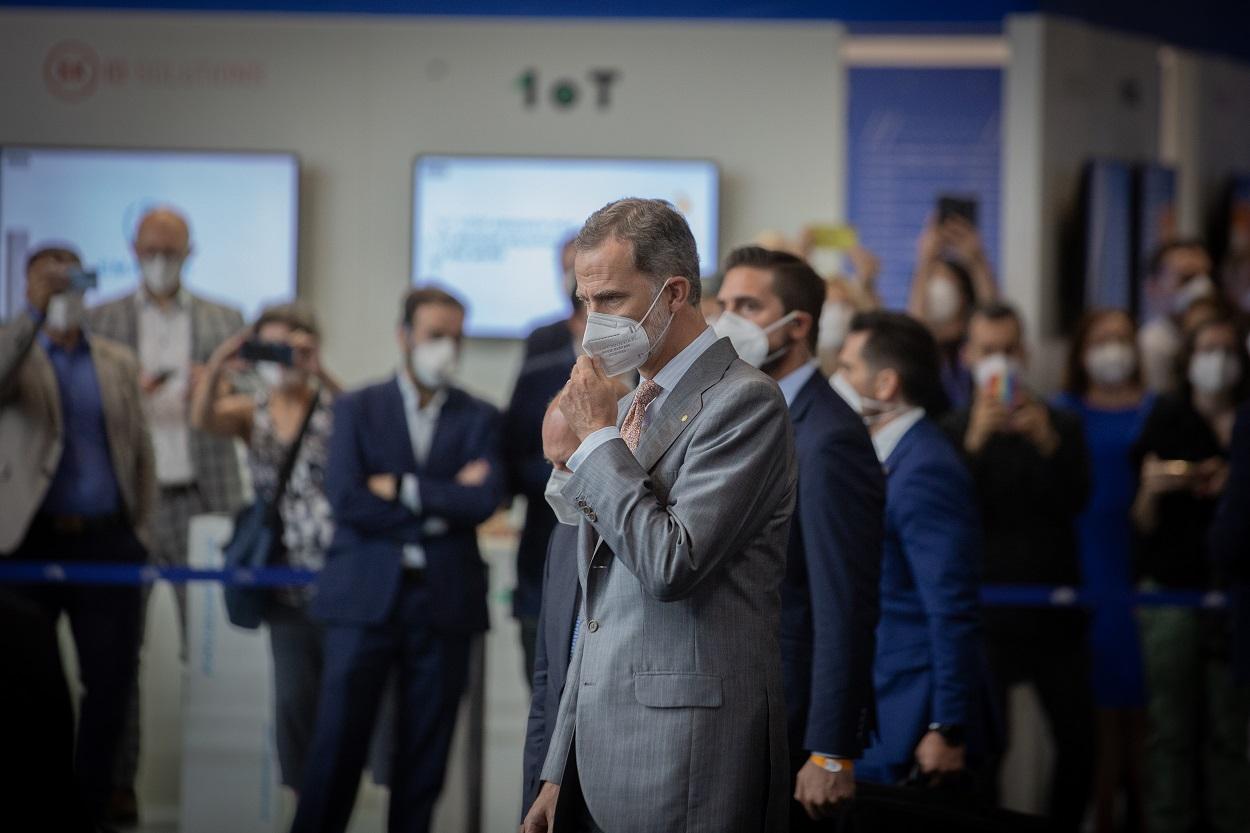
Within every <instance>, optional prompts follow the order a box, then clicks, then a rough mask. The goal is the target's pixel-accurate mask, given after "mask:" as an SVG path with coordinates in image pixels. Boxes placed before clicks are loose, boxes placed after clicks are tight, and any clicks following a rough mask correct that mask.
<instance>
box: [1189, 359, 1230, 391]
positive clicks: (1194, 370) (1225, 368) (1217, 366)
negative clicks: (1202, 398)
mask: <svg viewBox="0 0 1250 833" xmlns="http://www.w3.org/2000/svg"><path fill="white" fill-rule="evenodd" d="M1240 381H1241V366H1240V365H1239V364H1238V363H1237V357H1236V356H1234V355H1233V354H1232V353H1229V352H1226V351H1224V350H1205V351H1203V352H1201V353H1195V354H1194V357H1193V358H1192V359H1190V360H1189V383H1190V384H1191V385H1193V386H1194V389H1195V390H1197V391H1198V392H1199V393H1205V394H1207V395H1208V396H1215V395H1218V394H1221V393H1225V392H1227V391H1228V390H1230V389H1231V388H1232V387H1233V386H1234V385H1236V384H1237V383H1238V382H1240Z"/></svg>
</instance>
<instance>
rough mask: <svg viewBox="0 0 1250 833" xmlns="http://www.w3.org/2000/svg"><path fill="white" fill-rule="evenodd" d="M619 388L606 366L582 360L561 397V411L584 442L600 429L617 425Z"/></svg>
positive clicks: (593, 361)
mask: <svg viewBox="0 0 1250 833" xmlns="http://www.w3.org/2000/svg"><path fill="white" fill-rule="evenodd" d="M617 399H618V397H617V387H616V385H615V384H614V383H613V381H612V380H611V379H610V378H608V375H607V374H606V373H605V372H604V370H603V362H602V361H600V360H599V359H597V358H591V357H590V356H582V357H580V358H579V359H578V360H577V364H576V365H574V366H573V373H572V375H571V376H570V377H569V381H568V383H567V384H566V385H565V386H564V391H563V393H561V394H560V411H561V412H562V413H563V414H564V418H565V419H566V420H568V423H569V427H570V428H572V429H573V433H574V434H576V435H577V439H578V440H579V441H580V440H585V439H586V438H587V437H589V436H590V435H591V434H593V433H595V432H596V431H598V430H599V429H600V428H607V427H609V426H612V425H616V411H617V408H616V402H617Z"/></svg>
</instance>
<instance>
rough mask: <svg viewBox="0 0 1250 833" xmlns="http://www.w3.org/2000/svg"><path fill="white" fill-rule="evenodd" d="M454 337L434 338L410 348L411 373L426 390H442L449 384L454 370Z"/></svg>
mask: <svg viewBox="0 0 1250 833" xmlns="http://www.w3.org/2000/svg"><path fill="white" fill-rule="evenodd" d="M457 352H458V351H457V350H456V342H455V339H451V338H446V337H444V338H436V339H433V340H431V341H425V342H422V343H421V344H418V345H417V346H415V347H413V348H412V352H411V354H410V361H411V362H412V375H413V376H416V377H417V382H419V383H420V384H421V387H423V388H426V389H427V390H442V389H443V388H445V387H447V386H448V385H450V384H451V380H452V377H453V376H454V375H455V372H456V359H457Z"/></svg>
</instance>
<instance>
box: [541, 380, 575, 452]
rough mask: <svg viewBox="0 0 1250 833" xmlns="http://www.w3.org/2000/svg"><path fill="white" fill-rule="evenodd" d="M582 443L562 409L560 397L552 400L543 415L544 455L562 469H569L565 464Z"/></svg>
mask: <svg viewBox="0 0 1250 833" xmlns="http://www.w3.org/2000/svg"><path fill="white" fill-rule="evenodd" d="M579 444H580V442H579V440H578V439H577V435H576V434H574V433H573V429H572V428H570V427H569V422H568V420H567V419H565V418H564V413H563V412H562V411H561V410H560V397H558V396H557V397H556V398H555V399H553V400H551V404H550V405H548V406H547V413H546V415H545V416H543V456H544V457H546V458H547V461H548V462H549V463H551V465H553V466H555V467H556V468H557V469H559V470H560V471H568V467H567V466H566V465H565V464H566V463H568V461H569V458H570V457H572V456H573V452H574V451H577V446H578V445H579Z"/></svg>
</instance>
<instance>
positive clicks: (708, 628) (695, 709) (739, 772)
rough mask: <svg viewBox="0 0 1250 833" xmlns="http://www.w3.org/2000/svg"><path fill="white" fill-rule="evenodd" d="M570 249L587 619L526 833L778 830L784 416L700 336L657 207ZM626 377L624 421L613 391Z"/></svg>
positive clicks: (579, 631) (690, 256)
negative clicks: (578, 319)
mask: <svg viewBox="0 0 1250 833" xmlns="http://www.w3.org/2000/svg"><path fill="white" fill-rule="evenodd" d="M576 246H577V260H576V271H577V286H578V294H579V296H580V297H581V298H582V299H583V300H584V302H585V303H586V305H587V309H588V310H589V313H590V314H589V315H588V317H587V323H586V335H585V338H584V341H583V346H584V347H585V348H586V352H587V353H588V354H589V355H588V356H583V357H581V358H580V359H578V362H577V365H576V367H575V368H574V369H573V374H572V377H571V378H570V380H569V382H568V384H567V386H566V387H565V389H564V392H563V393H562V395H561V400H560V408H561V411H562V412H563V413H564V415H565V416H566V418H567V419H568V422H569V425H570V426H571V427H572V429H573V431H574V433H575V434H576V435H577V436H578V438H579V440H580V441H581V445H580V446H579V447H578V449H577V451H576V453H574V454H573V456H572V457H571V458H570V459H569V461H568V468H569V469H571V470H572V472H573V475H572V477H571V478H570V479H569V481H568V483H567V484H566V485H565V487H564V489H563V490H562V494H563V495H564V496H565V498H567V499H568V500H569V501H570V502H571V503H572V504H573V505H574V506H576V507H577V509H578V511H579V512H581V513H582V520H581V525H580V530H579V540H578V572H579V580H580V583H581V587H582V606H581V610H580V615H579V617H578V622H577V624H576V625H575V628H574V656H573V662H572V665H571V666H570V669H569V675H568V681H567V683H566V685H565V688H564V695H563V697H562V698H561V701H560V712H559V715H558V717H557V719H556V727H555V732H554V735H553V737H552V741H551V748H550V751H549V752H548V755H547V760H546V763H545V765H544V767H543V771H542V776H541V777H542V780H543V781H544V782H545V783H544V784H543V785H542V788H541V790H540V791H539V795H538V798H537V800H536V801H535V802H534V805H533V807H531V809H530V812H529V813H528V814H527V816H526V819H525V822H524V824H523V830H525V831H527V833H538V832H539V831H548V830H551V828H552V826H553V825H554V824H556V823H557V822H556V820H557V819H558V820H559V821H558V829H559V830H560V831H561V833H565V831H574V830H588V831H609V833H615V831H618V830H620V831H624V830H628V831H631V833H652V832H654V833H672V831H686V833H737V832H738V831H742V833H746V831H752V832H753V833H757V832H758V831H779V830H783V829H784V828H785V825H786V814H787V801H788V799H789V789H788V770H787V767H788V763H787V755H788V751H787V749H786V712H785V704H784V703H783V700H782V688H781V664H780V659H779V657H780V652H779V649H778V642H777V639H778V637H777V633H778V627H779V618H780V606H781V603H780V586H781V581H782V576H783V573H784V572H785V552H786V542H787V540H788V535H789V529H790V516H791V513H792V511H793V508H794V498H795V480H796V474H795V461H794V444H793V437H792V434H791V428H790V420H789V418H788V415H787V412H786V404H785V400H784V399H783V397H782V395H781V392H780V391H779V390H778V388H777V386H776V384H774V383H773V382H772V381H771V380H770V379H768V377H766V376H765V375H763V374H762V373H760V372H759V371H757V370H755V369H754V368H752V367H751V366H750V365H748V364H746V363H745V362H743V361H741V360H740V359H739V358H738V356H737V354H736V353H735V352H734V350H733V347H732V346H730V343H729V341H728V340H727V339H720V340H717V338H716V336H715V333H714V332H713V331H712V330H711V329H710V328H709V327H708V326H707V324H706V323H705V322H704V320H703V315H702V313H701V312H700V311H699V280H698V257H697V254H696V251H695V244H694V238H693V236H692V235H691V233H690V229H689V227H688V226H687V225H686V222H685V220H684V219H683V218H682V217H681V215H680V214H678V213H677V212H676V211H675V210H674V209H673V207H672V206H671V205H669V204H668V203H665V202H663V201H660V200H638V199H628V200H621V201H619V202H615V203H612V204H610V205H608V206H605V207H604V208H602V209H600V210H599V211H597V212H595V214H593V215H592V216H591V217H590V219H589V220H587V221H586V225H585V226H584V227H583V228H582V231H581V233H580V234H579V235H578V238H577V241H576ZM592 357H593V358H592ZM635 368H637V369H638V370H639V372H640V375H641V376H642V382H641V384H640V385H639V386H638V389H637V390H635V391H634V393H633V394H631V395H629V396H626V397H625V398H624V399H623V400H621V401H620V403H619V404H618V402H617V399H616V395H615V394H614V393H613V391H612V382H611V381H610V377H611V376H615V375H619V374H621V373H625V372H628V371H631V370H633V369H635ZM618 407H619V411H618ZM618 412H619V413H620V414H621V415H622V418H621V419H620V420H619V421H618V418H617V414H618Z"/></svg>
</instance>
